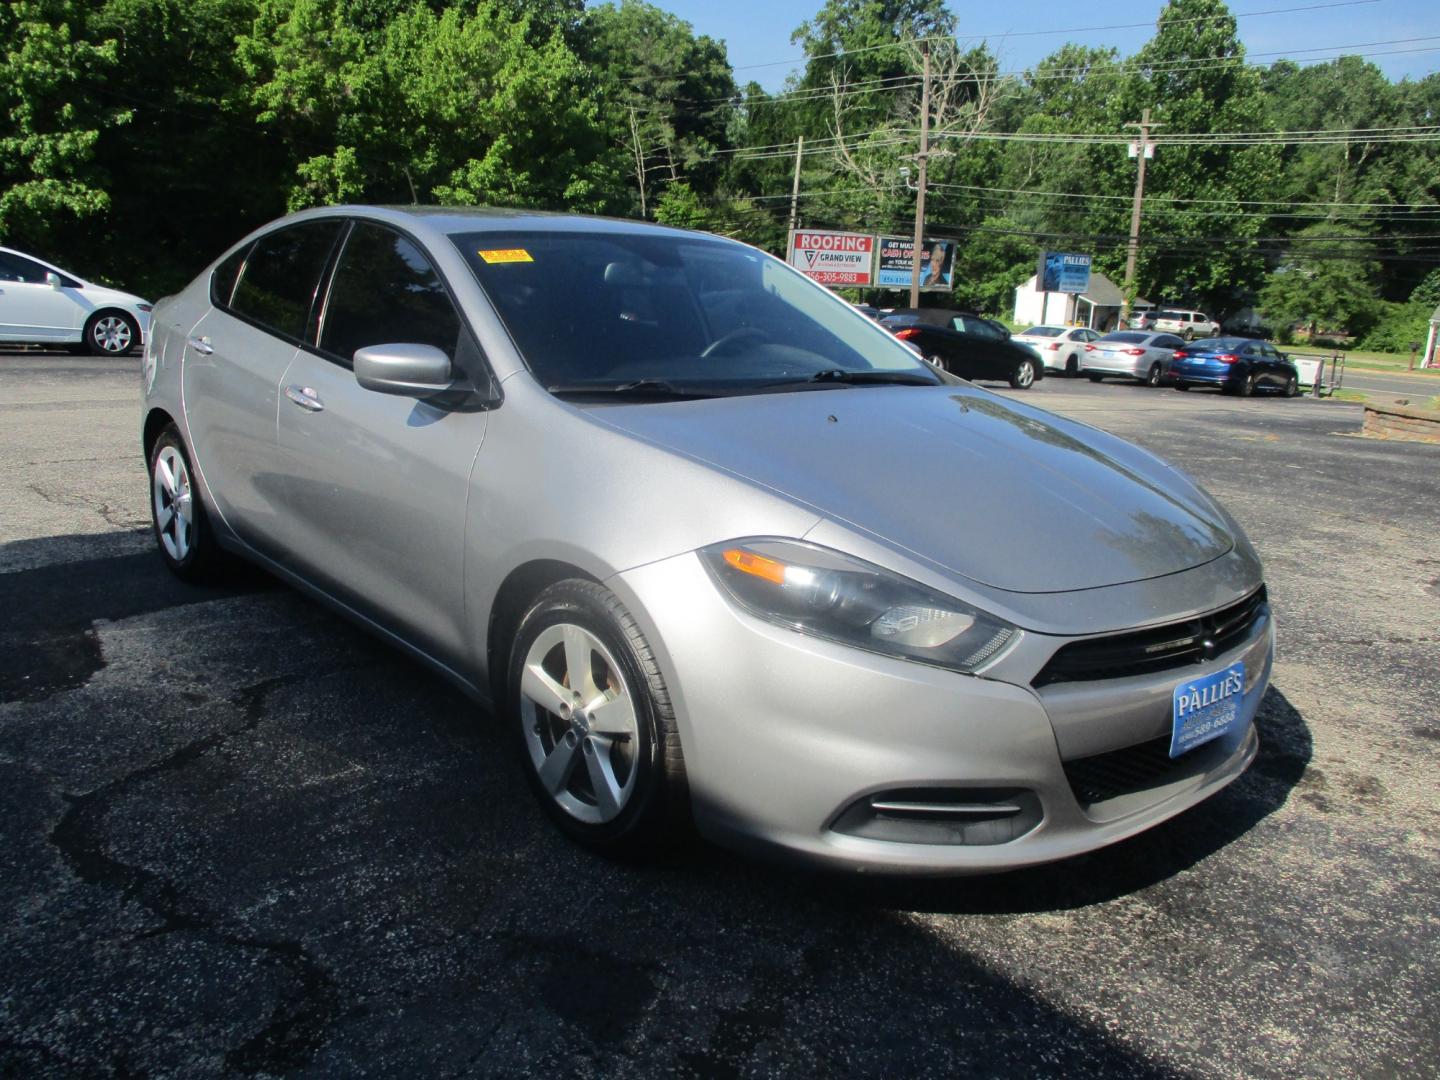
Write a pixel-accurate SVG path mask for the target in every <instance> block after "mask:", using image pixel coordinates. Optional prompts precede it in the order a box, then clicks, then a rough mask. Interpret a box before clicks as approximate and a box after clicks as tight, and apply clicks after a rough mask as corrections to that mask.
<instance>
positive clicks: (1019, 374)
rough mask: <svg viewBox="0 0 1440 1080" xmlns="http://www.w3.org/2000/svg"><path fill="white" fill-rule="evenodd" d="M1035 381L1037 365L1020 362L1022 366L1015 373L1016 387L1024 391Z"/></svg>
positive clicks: (1027, 361)
mask: <svg viewBox="0 0 1440 1080" xmlns="http://www.w3.org/2000/svg"><path fill="white" fill-rule="evenodd" d="M1034 381H1035V365H1034V364H1032V363H1030V361H1029V360H1022V361H1020V366H1019V367H1018V368H1017V369H1016V371H1015V385H1016V386H1018V387H1019V388H1020V389H1022V390H1024V389H1026V388H1027V387H1029V386H1030V384H1031V383H1033V382H1034Z"/></svg>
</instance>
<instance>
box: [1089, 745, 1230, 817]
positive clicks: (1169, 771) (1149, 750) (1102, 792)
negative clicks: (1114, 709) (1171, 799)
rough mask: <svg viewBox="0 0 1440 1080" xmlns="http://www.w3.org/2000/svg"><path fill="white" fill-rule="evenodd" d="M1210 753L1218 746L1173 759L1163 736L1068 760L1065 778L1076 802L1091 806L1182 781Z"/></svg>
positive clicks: (1202, 763)
mask: <svg viewBox="0 0 1440 1080" xmlns="http://www.w3.org/2000/svg"><path fill="white" fill-rule="evenodd" d="M1221 741H1222V742H1223V740H1221ZM1207 750H1208V751H1212V752H1213V751H1214V750H1215V747H1214V746H1210V747H1201V748H1197V749H1196V750H1193V751H1191V752H1190V753H1188V754H1182V755H1181V756H1180V757H1178V758H1172V757H1171V756H1170V736H1169V735H1162V736H1160V738H1158V739H1151V740H1150V741H1149V742H1143V743H1138V744H1136V745H1135V746H1127V747H1125V749H1123V750H1111V751H1109V752H1108V753H1104V754H1096V755H1095V756H1094V757H1087V758H1077V759H1076V760H1074V761H1067V762H1065V777H1066V779H1068V780H1069V781H1070V789H1071V790H1072V791H1073V792H1075V799H1076V801H1077V802H1079V803H1080V804H1081V805H1082V806H1088V805H1090V804H1092V803H1101V802H1105V801H1107V800H1109V799H1118V798H1119V797H1120V796H1122V795H1133V794H1135V792H1137V791H1146V790H1148V789H1150V788H1154V787H1159V786H1160V785H1161V784H1165V783H1168V782H1169V781H1171V780H1178V779H1181V778H1182V776H1183V775H1184V774H1187V773H1194V772H1198V771H1200V769H1201V768H1202V767H1203V766H1205V765H1207V764H1208V759H1209V758H1210V757H1211V756H1212V754H1211V753H1207V752H1206V751H1207Z"/></svg>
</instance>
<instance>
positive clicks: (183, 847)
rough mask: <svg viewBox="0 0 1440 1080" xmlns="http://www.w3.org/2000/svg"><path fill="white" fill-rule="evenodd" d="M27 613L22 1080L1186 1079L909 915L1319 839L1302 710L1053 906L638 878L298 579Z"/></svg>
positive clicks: (979, 895)
mask: <svg viewBox="0 0 1440 1080" xmlns="http://www.w3.org/2000/svg"><path fill="white" fill-rule="evenodd" d="M0 609H3V610H6V611H7V612H9V613H10V615H11V616H12V618H10V619H9V620H7V622H6V624H5V626H4V630H3V632H0V633H3V639H0V656H3V660H0V689H3V694H0V851H3V853H4V855H3V859H4V862H3V867H4V874H3V875H0V954H3V955H5V956H7V957H8V958H9V960H7V963H6V964H5V965H3V966H0V1000H3V1001H6V1002H8V1003H10V1004H9V1005H8V1006H7V1009H6V1010H5V1011H4V1012H3V1013H0V1074H5V1075H10V1074H14V1075H25V1074H27V1073H33V1072H37V1071H50V1072H70V1073H91V1072H94V1073H102V1072H103V1073H110V1074H114V1075H122V1074H127V1073H129V1074H146V1073H166V1074H170V1075H198V1074H201V1073H204V1074H207V1075H208V1074H214V1073H250V1074H253V1073H263V1074H267V1075H268V1074H274V1075H279V1074H287V1073H293V1072H297V1071H305V1072H306V1073H307V1074H314V1075H322V1076H324V1075H333V1076H349V1075H357V1074H360V1073H366V1074H370V1075H388V1074H397V1075H436V1074H447V1075H452V1074H453V1075H474V1074H485V1075H517V1076H518V1075H535V1074H541V1075H545V1074H554V1073H559V1072H564V1073H567V1074H572V1075H577V1076H591V1075H616V1074H626V1075H649V1074H659V1073H666V1074H670V1075H681V1076H686V1075H691V1076H718V1077H727V1076H737V1077H738V1076H742V1075H768V1074H774V1073H801V1072H803V1073H805V1074H806V1075H822V1076H823V1075H856V1074H861V1075H896V1076H906V1077H910V1076H915V1077H920V1076H944V1077H952V1076H957V1075H1014V1074H1029V1075H1034V1074H1047V1075H1064V1076H1067V1077H1088V1076H1094V1077H1101V1076H1105V1077H1111V1076H1137V1077H1162V1076H1173V1075H1179V1071H1178V1070H1177V1069H1175V1068H1172V1067H1171V1066H1170V1065H1168V1064H1167V1063H1166V1062H1165V1061H1164V1060H1162V1059H1161V1058H1159V1057H1155V1056H1152V1055H1151V1053H1150V1052H1149V1051H1147V1050H1144V1049H1141V1047H1145V1046H1150V1047H1155V1046H1157V1045H1161V1046H1163V1045H1164V1042H1163V1038H1162V1039H1159V1040H1157V1039H1156V1038H1153V1037H1152V1038H1149V1039H1147V1038H1143V1037H1141V1038H1137V1037H1136V1033H1134V1032H1130V1031H1126V1032H1125V1033H1124V1037H1123V1038H1122V1037H1120V1036H1117V1035H1113V1034H1111V1033H1110V1032H1109V1031H1107V1030H1106V1029H1105V1028H1104V1027H1102V1026H1101V1025H1100V1024H1099V1023H1097V1022H1091V1021H1089V1020H1087V1019H1086V1018H1084V1017H1082V1016H1079V1015H1076V1014H1074V1013H1071V1012H1068V1011H1065V1010H1064V1009H1061V1008H1059V1007H1057V1006H1056V1005H1055V1004H1053V1003H1052V1002H1051V1001H1050V1000H1048V999H1047V998H1046V997H1045V996H1043V995H1042V994H1041V993H1040V992H1038V991H1037V990H1036V989H1034V988H1033V987H1032V986H1031V985H1030V983H1029V981H1027V980H1026V979H1025V978H1023V977H1021V976H1019V975H1017V977H1014V978H1012V977H1010V976H1009V975H1008V974H1006V973H1005V972H1004V971H1002V970H997V968H996V965H995V964H993V963H987V962H984V961H982V960H980V959H978V958H977V957H975V956H973V955H971V953H969V952H968V951H966V950H965V949H963V948H959V947H954V946H949V945H946V944H945V943H944V942H943V941H942V940H941V939H940V938H938V937H937V936H936V935H935V934H934V933H933V932H932V931H931V930H930V929H928V928H927V927H925V926H922V925H920V924H918V923H917V922H913V921H910V920H908V919H906V918H904V917H903V916H900V915H898V914H896V913H897V912H900V911H934V912H956V913H967V914H972V915H977V916H981V917H988V916H992V915H995V914H1003V913H1017V912H1032V911H1049V910H1059V909H1065V908H1074V907H1079V906H1084V905H1089V904H1098V903H1101V902H1103V901H1105V900H1107V899H1111V898H1113V897H1116V896H1120V895H1123V894H1124V893H1126V892H1129V891H1132V890H1136V889H1142V888H1145V887H1147V886H1149V885H1152V884H1155V883H1157V882H1160V881H1163V880H1164V879H1165V878H1167V877H1168V876H1170V875H1173V874H1175V873H1177V872H1179V871H1181V870H1183V869H1185V868H1186V867H1188V866H1191V865H1193V864H1194V863H1196V862H1198V861H1200V860H1202V859H1204V858H1205V857H1207V856H1208V855H1210V854H1212V853H1213V852H1215V851H1217V850H1219V849H1220V848H1222V847H1224V846H1225V845H1226V844H1228V843H1230V842H1232V841H1233V840H1234V839H1235V838H1237V837H1239V836H1241V835H1243V834H1244V832H1245V831H1246V830H1248V829H1250V828H1251V827H1253V826H1254V824H1255V823H1256V822H1258V821H1260V820H1261V819H1263V818H1264V817H1265V816H1266V815H1267V814H1269V813H1271V812H1273V811H1274V810H1275V809H1276V808H1277V807H1278V806H1280V805H1281V804H1283V802H1284V800H1285V798H1286V795H1287V793H1288V792H1289V790H1290V788H1291V787H1292V786H1293V785H1294V783H1295V781H1296V779H1297V778H1298V777H1299V775H1300V773H1301V771H1303V769H1304V766H1305V762H1306V761H1307V760H1308V758H1309V754H1310V743H1309V735H1308V732H1307V730H1306V727H1305V724H1304V721H1303V719H1302V718H1301V717H1300V716H1299V715H1298V714H1297V713H1296V712H1295V710H1294V709H1292V708H1291V707H1290V706H1289V705H1288V703H1287V702H1286V701H1285V699H1284V697H1283V696H1282V695H1280V694H1279V693H1278V692H1275V691H1272V692H1271V695H1270V696H1269V697H1268V698H1267V699H1266V702H1265V703H1264V706H1263V708H1262V717H1263V721H1262V730H1263V732H1264V736H1265V737H1264V744H1263V749H1262V752H1261V757H1260V760H1259V762H1258V763H1257V765H1256V766H1255V768H1254V769H1252V771H1251V773H1250V774H1249V775H1248V776H1246V777H1244V778H1242V779H1241V780H1240V781H1238V782H1237V783H1236V784H1235V785H1232V787H1231V788H1230V789H1228V790H1227V791H1226V792H1224V793H1222V794H1221V795H1219V796H1217V797H1216V798H1214V799H1212V800H1210V801H1209V802H1207V803H1205V804H1202V805H1201V806H1200V807H1198V808H1197V809H1196V810H1194V811H1192V812H1191V813H1189V814H1187V815H1186V816H1185V817H1184V818H1183V819H1182V820H1181V821H1177V822H1172V823H1170V824H1168V825H1166V826H1162V827H1161V828H1160V829H1157V830H1154V831H1152V832H1151V833H1149V834H1146V835H1145V836H1142V837H1140V838H1137V839H1136V840H1132V841H1130V842H1128V843H1127V844H1124V845H1121V846H1119V847H1117V848H1114V849H1111V850H1110V851H1107V852H1103V853H1101V854H1098V855H1095V856H1091V857H1088V858H1087V859H1085V860H1083V861H1072V862H1070V863H1066V864H1061V865H1059V866H1056V867H1051V868H1047V869H1043V870H1036V871H1028V872H1026V873H1024V874H1015V875H1010V876H1006V877H998V878H989V879H974V878H972V879H965V880H963V881H949V882H936V883H913V882H900V883H897V882H868V881H865V882H861V881H855V880H853V879H843V878H836V877H818V876H814V875H804V874H796V873H793V872H787V871H783V870H776V869H774V868H771V867H769V866H765V865H762V864H757V863H753V862H749V861H745V860H741V859H738V858H735V857H732V856H730V855H727V854H725V853H723V852H718V851H714V850H712V849H709V848H701V849H699V850H697V851H696V852H695V853H694V854H693V855H692V856H691V857H689V858H686V859H684V860H682V861H681V862H680V863H679V864H677V865H672V866H668V867H635V866H627V865H620V864H616V863H612V862H607V861H605V860H602V859H598V858H595V857H593V856H591V855H588V854H587V853H585V852H583V851H580V850H579V849H577V848H575V847H574V846H572V845H570V844H569V843H567V842H566V841H565V840H563V839H562V838H561V837H560V836H559V835H558V834H557V833H556V832H555V831H554V830H553V829H552V828H551V826H550V825H549V824H548V823H547V822H546V820H545V819H544V815H543V814H542V813H541V812H540V809H539V808H538V807H537V806H535V805H534V803H533V801H532V799H531V797H530V795H529V793H528V791H527V789H526V785H525V783H524V781H523V778H522V776H521V773H520V770H519V768H518V767H517V763H516V762H515V761H514V760H513V758H512V755H511V750H510V742H511V740H508V739H506V738H504V737H503V733H502V732H501V731H500V730H499V728H498V726H497V725H495V724H494V723H492V722H490V719H489V718H488V717H485V716H484V715H483V714H481V713H480V712H479V711H478V710H477V709H476V708H475V706H474V705H473V704H471V703H470V702H469V701H467V700H466V699H464V698H462V697H461V696H460V695H459V694H458V693H456V692H455V691H454V690H453V689H452V688H451V687H450V686H449V685H448V684H446V683H444V682H442V681H441V680H440V679H439V678H437V677H435V676H433V675H430V674H429V673H428V672H426V671H424V670H422V669H421V668H419V667H418V666H417V665H415V664H414V663H412V662H410V661H409V660H407V659H406V658H404V657H402V656H400V655H399V654H398V653H396V652H394V651H393V650H390V649H388V648H386V647H384V646H382V645H380V644H379V643H378V642H375V641H373V640H372V639H370V638H369V637H367V636H366V635H364V634H362V633H361V632H359V631H357V630H355V629H354V628H352V627H351V626H349V625H348V624H346V623H344V622H342V621H341V620H339V619H338V618H334V617H331V616H330V615H328V614H327V613H325V612H324V611H323V610H321V609H320V608H318V606H316V605H314V604H312V603H310V602H309V601H307V600H305V599H303V598H301V597H299V596H297V595H295V594H293V593H291V592H290V591H289V590H286V589H283V588H280V587H278V586H275V585H274V584H273V583H272V582H271V580H270V579H269V578H267V577H265V576H264V575H256V576H255V577H254V578H253V579H250V580H244V581H241V582H238V583H237V584H236V586H235V587H233V588H229V589H225V590H197V589H194V588H192V587H189V586H184V585H181V584H180V583H178V582H176V581H174V580H173V579H172V578H171V577H170V575H169V574H168V573H167V572H166V571H165V569H164V568H163V566H162V565H161V563H160V561H159V559H158V558H157V557H156V556H155V555H154V554H153V553H141V554H126V555H119V556H112V557H109V558H97V559H93V560H88V561H87V560H80V561H76V562H69V563H64V564H57V565H49V566H39V567H36V568H33V569H28V570H23V571H17V572H13V573H8V574H0ZM101 620H111V622H112V625H110V626H106V625H105V624H104V623H103V621H102V622H100V623H99V625H98V626H97V621H101ZM118 620H124V622H123V624H121V626H122V627H123V633H117V626H115V625H113V624H114V623H116V622H117V621H118ZM101 645H106V646H107V648H106V649H105V650H104V652H103V654H102V650H101V648H100V646H101ZM27 650H28V651H27ZM153 650H160V651H162V652H163V653H164V654H165V655H166V656H167V657H168V660H169V662H170V665H171V668H170V671H171V674H170V675H169V676H168V677H167V678H166V679H165V680H160V681H158V682H157V681H156V680H152V679H151V678H150V672H149V669H148V668H147V658H148V657H149V655H150V654H151V652H152V651H153ZM102 657H103V659H102ZM102 664H103V665H104V666H103V667H102ZM187 669H189V670H188V671H187ZM77 752H80V753H81V756H88V757H90V758H92V759H96V760H98V764H96V763H93V762H91V761H87V762H86V764H85V765H84V767H83V768H80V767H77V765H76V757H77ZM877 909H878V910H877ZM1141 947H1143V946H1139V945H1137V948H1141ZM1022 974H1023V973H1022ZM95 1003H103V1008H100V1007H97V1005H96V1004H95Z"/></svg>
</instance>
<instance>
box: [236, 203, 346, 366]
mask: <svg viewBox="0 0 1440 1080" xmlns="http://www.w3.org/2000/svg"><path fill="white" fill-rule="evenodd" d="M343 225H344V222H342V221H339V220H333V221H307V222H304V223H302V224H299V225H291V226H289V227H288V228H284V229H280V230H277V231H276V232H273V233H269V234H267V235H265V236H262V237H260V239H259V240H257V241H255V246H254V248H252V249H251V251H250V257H249V258H248V259H247V260H246V261H245V270H244V273H243V274H242V275H241V277H240V281H239V283H238V284H237V285H236V286H235V293H234V296H233V297H232V299H231V301H230V308H231V310H233V311H234V312H236V313H237V314H239V315H244V316H245V317H247V318H249V319H253V320H254V321H255V322H257V323H259V324H260V325H262V326H264V327H265V328H266V329H268V330H273V331H275V332H276V333H278V334H280V335H282V336H283V337H287V338H290V339H292V340H294V341H297V342H303V341H304V340H305V329H306V326H307V324H308V323H309V319H310V311H311V307H312V306H313V304H314V302H315V293H316V290H317V289H318V288H319V286H320V278H321V275H322V274H323V273H324V271H325V265H326V264H327V263H328V262H329V261H330V255H331V253H332V252H333V250H334V248H335V241H336V239H337V238H338V237H339V235H340V229H341V227H342V226H343Z"/></svg>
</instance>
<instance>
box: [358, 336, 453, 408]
mask: <svg viewBox="0 0 1440 1080" xmlns="http://www.w3.org/2000/svg"><path fill="white" fill-rule="evenodd" d="M355 381H356V382H358V383H359V384H360V385H361V386H363V387H364V388H365V389H366V390H373V391H375V392H376V393H377V394H399V395H401V396H403V397H424V396H425V395H427V394H439V393H443V392H444V391H446V390H449V389H450V388H451V386H452V385H453V384H454V381H455V379H454V376H453V374H452V369H451V367H450V358H449V357H448V356H446V355H445V354H444V353H443V352H441V351H440V350H439V349H437V348H436V347H435V346H434V345H417V344H394V345H367V346H366V347H365V348H363V349H356V350H355Z"/></svg>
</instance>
